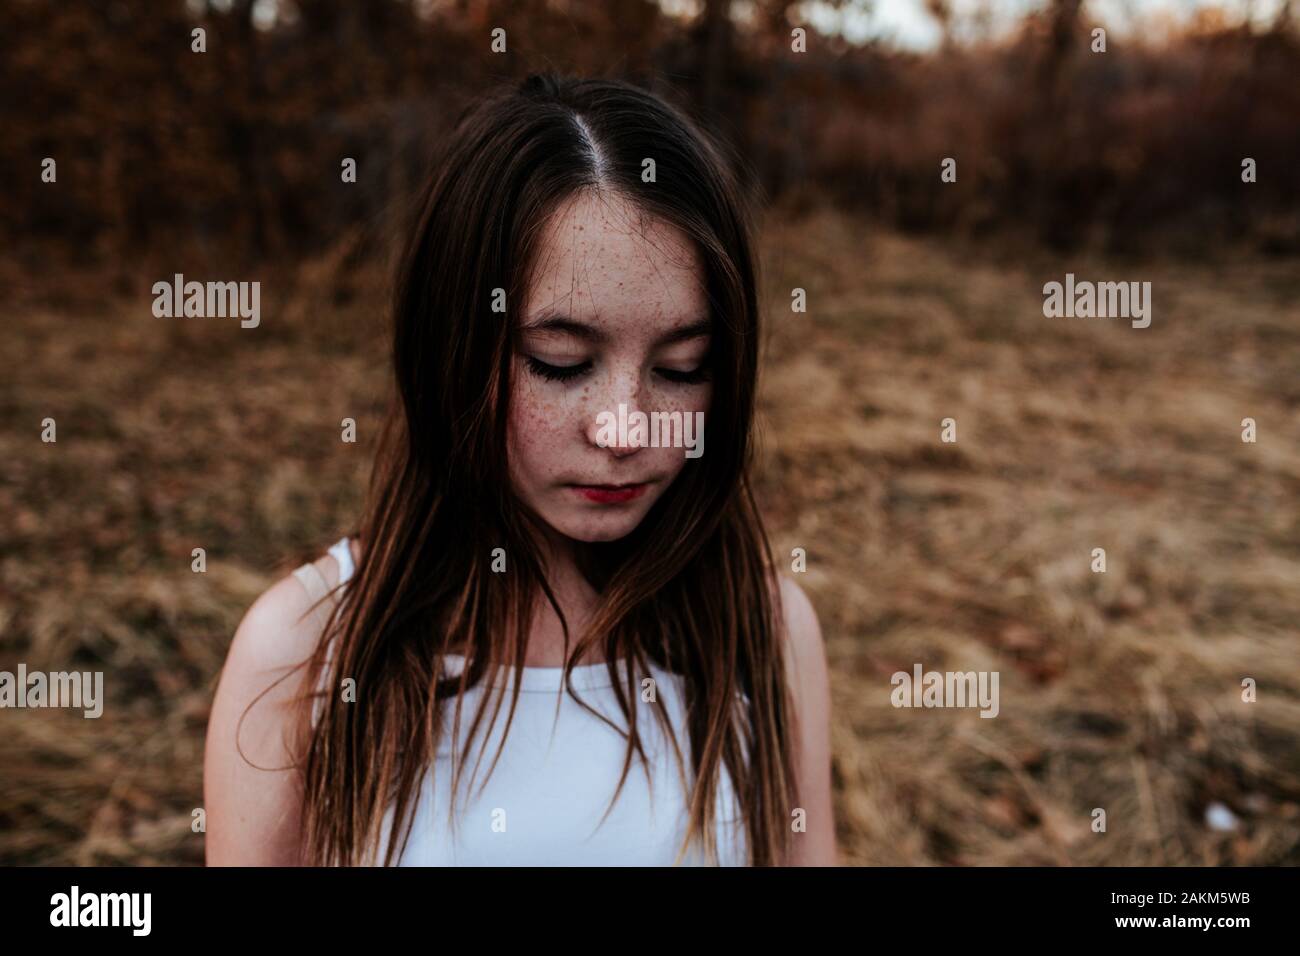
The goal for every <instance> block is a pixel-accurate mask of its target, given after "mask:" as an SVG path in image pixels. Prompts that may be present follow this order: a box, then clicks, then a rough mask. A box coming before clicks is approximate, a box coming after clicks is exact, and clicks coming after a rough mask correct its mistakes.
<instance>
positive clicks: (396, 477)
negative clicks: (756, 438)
mask: <svg viewBox="0 0 1300 956" xmlns="http://www.w3.org/2000/svg"><path fill="white" fill-rule="evenodd" d="M646 158H653V159H654V161H655V165H656V167H657V169H656V181H655V182H649V183H647V182H643V181H642V163H643V160H644V159H646ZM737 163H738V160H737V159H736V157H735V156H734V154H733V153H730V152H729V151H728V150H727V148H726V147H724V146H722V145H720V144H719V143H717V142H715V141H714V140H712V139H711V138H710V137H709V136H707V135H706V134H704V133H703V132H702V131H701V130H700V129H698V128H697V127H696V126H695V125H694V124H693V123H692V121H691V120H690V119H688V118H687V117H686V116H685V115H684V114H683V113H682V112H681V111H679V110H678V109H676V108H674V107H673V106H671V105H669V104H668V103H666V102H664V101H663V100H661V99H660V98H658V97H656V96H655V95H653V94H651V93H649V92H647V91H645V90H643V89H640V88H638V87H636V86H634V85H631V84H629V83H625V82H621V81H615V80H597V79H577V78H570V77H560V76H556V75H554V74H550V73H547V74H542V75H533V76H530V77H528V78H527V79H526V80H524V81H523V82H522V83H521V84H519V85H518V86H517V87H513V88H504V89H501V90H499V91H496V92H494V93H492V94H490V95H488V96H486V97H485V98H484V99H483V100H481V101H480V102H478V103H477V104H475V105H474V106H473V107H472V108H471V109H470V110H469V111H467V113H466V114H464V115H463V116H462V117H461V119H460V122H459V124H458V125H457V127H456V129H455V132H454V134H453V135H452V137H451V138H450V140H449V141H448V142H447V144H446V145H445V151H444V153H443V155H442V156H441V157H440V160H439V161H438V162H437V163H436V165H435V167H434V172H433V174H432V176H431V177H430V180H429V182H428V185H427V187H426V189H425V190H424V193H423V197H422V199H421V204H420V211H419V214H418V216H417V217H416V219H415V225H414V228H413V230H412V231H411V233H410V236H409V240H408V241H407V244H406V246H405V250H404V253H403V256H402V259H401V264H400V267H399V270H398V275H397V281H396V288H395V299H394V303H393V321H394V329H393V350H392V361H393V371H394V374H395V379H396V396H395V399H394V403H393V408H392V410H391V412H390V414H389V417H388V419H387V422H386V425H385V428H384V435H383V438H382V441H381V448H380V452H379V455H378V458H377V460H376V465H375V469H374V474H373V477H372V482H371V488H370V495H369V500H368V504H367V507H366V510H365V513H364V517H363V521H362V523H361V528H360V531H361V540H362V541H363V542H364V545H365V547H364V552H363V554H362V556H361V558H360V561H359V563H358V567H357V571H356V574H355V576H354V578H353V579H352V581H351V582H350V583H349V586H348V587H347V588H346V589H345V590H344V592H343V595H342V598H341V600H340V602H339V604H338V607H337V609H336V611H335V612H334V613H333V614H332V615H331V619H330V622H329V624H328V625H327V627H326V634H325V638H324V639H322V640H321V641H320V643H319V645H318V647H317V649H316V651H315V653H314V654H313V655H312V658H311V659H310V661H308V662H307V674H308V675H309V677H308V678H307V682H308V686H313V687H314V686H324V687H332V688H337V687H340V686H341V685H342V682H343V680H344V679H345V678H352V679H353V680H354V681H355V687H356V689H357V701H356V702H355V703H353V702H344V701H343V700H341V699H340V695H339V694H336V693H326V692H323V691H322V692H319V693H321V694H323V697H324V700H323V701H322V709H321V713H320V717H319V720H318V721H317V722H316V723H315V724H314V725H310V723H309V720H308V718H307V717H306V716H305V712H306V710H307V708H306V707H304V708H303V711H304V716H303V719H302V723H300V724H299V731H300V733H301V734H302V737H301V740H302V741H303V744H304V746H305V748H306V754H305V760H304V762H303V773H304V799H303V808H302V815H301V820H302V841H303V848H304V849H303V852H304V857H305V859H306V861H307V862H309V863H314V864H323V865H331V864H354V863H363V862H374V861H375V858H376V856H377V853H376V849H377V845H378V842H379V839H380V834H381V830H382V829H383V818H384V814H385V811H386V810H388V809H390V808H391V809H392V810H393V811H394V817H393V822H392V826H391V829H390V830H389V832H388V834H387V836H388V840H387V847H388V849H387V853H386V854H385V856H384V860H383V863H384V864H385V865H389V864H391V863H393V862H394V860H395V859H396V858H397V856H398V855H399V854H400V851H401V849H402V848H403V847H404V846H405V844H406V841H407V839H408V838H409V836H410V827H411V822H412V816H413V813H414V806H415V802H416V800H417V799H418V794H419V792H420V783H421V777H422V775H423V774H424V772H426V771H427V770H429V768H430V766H431V763H432V760H431V758H432V754H433V753H434V751H435V749H436V747H437V744H438V741H439V740H440V739H441V736H442V735H443V734H444V732H446V730H447V729H448V726H449V725H448V721H453V720H454V721H455V722H457V723H458V722H459V721H460V718H461V714H460V711H461V709H462V708H461V707H460V706H459V701H460V699H463V694H464V692H465V691H466V690H467V689H468V688H470V687H472V686H474V685H476V684H477V683H478V682H479V681H481V680H483V679H484V677H485V676H486V675H491V674H496V673H497V668H498V667H501V666H505V667H514V668H522V667H523V661H524V651H525V647H526V645H527V641H528V634H529V624H530V621H531V620H532V610H533V609H534V607H535V606H536V605H535V602H536V601H539V600H541V599H543V598H544V599H545V600H547V601H549V602H550V603H551V605H552V606H553V607H554V608H555V610H556V612H557V614H559V615H560V619H561V622H563V620H564V619H563V614H562V613H561V612H560V608H559V605H558V602H557V600H556V599H555V596H554V594H553V592H552V590H551V587H550V585H549V583H548V581H547V578H546V573H545V567H544V560H543V557H542V555H543V553H544V552H543V548H542V537H541V535H542V527H541V525H540V521H541V519H540V518H539V517H537V516H536V515H534V514H532V513H531V511H530V510H529V509H528V508H527V507H525V506H524V505H523V504H522V502H521V501H520V500H518V499H517V497H516V496H515V494H514V493H513V491H512V489H511V485H510V481H509V479H508V471H507V458H506V449H507V445H506V422H507V401H508V396H509V386H510V370H511V356H512V351H513V342H514V338H513V335H514V323H516V322H517V320H518V316H517V315H516V314H515V310H514V309H513V308H511V309H510V310H509V312H508V314H506V315H503V314H501V313H500V312H496V311H493V308H492V304H493V303H492V300H493V294H494V293H493V290H496V289H504V290H506V301H507V302H508V303H520V302H523V301H524V299H525V296H526V291H527V289H528V282H529V278H530V270H531V269H532V268H533V267H534V265H535V262H536V255H535V253H536V251H537V249H536V246H537V244H538V240H539V236H540V235H541V232H542V226H543V225H544V224H545V223H546V221H547V219H548V217H549V216H550V215H551V214H552V213H553V212H554V211H555V209H556V208H557V207H558V205H559V204H560V203H561V201H562V200H564V199H566V198H569V197H571V196H572V195H574V194H575V193H577V192H578V191H581V190H588V189H590V190H604V191H612V192H617V193H618V194H620V195H622V196H625V197H627V198H629V199H631V200H632V201H634V203H635V204H636V205H638V206H639V207H640V208H641V209H642V210H644V211H645V212H646V213H647V214H648V215H650V216H653V217H657V218H659V219H661V220H663V221H666V222H668V223H671V224H673V225H675V226H677V227H678V228H680V229H681V230H683V231H684V232H685V233H686V234H687V235H688V236H689V237H690V238H691V239H692V240H693V241H694V242H695V244H696V245H697V247H698V249H699V251H700V254H701V259H702V261H703V263H704V269H705V277H704V278H705V290H706V293H707V297H708V300H709V302H710V307H711V311H712V316H713V325H714V332H713V342H712V346H711V351H710V355H709V359H708V361H709V363H710V377H711V380H712V382H713V390H712V399H711V404H710V408H709V454H708V455H707V456H703V457H701V458H699V459H698V460H696V461H693V462H692V463H691V464H690V466H689V467H687V468H685V469H684V470H683V471H682V473H681V474H680V475H679V476H678V477H677V479H676V480H675V481H674V483H673V485H672V487H670V488H669V489H667V490H666V491H665V493H664V494H663V496H662V497H661V499H660V500H659V501H657V502H656V503H655V505H654V506H653V508H652V509H651V511H650V512H649V513H648V514H647V515H646V518H645V520H644V521H642V522H641V524H640V526H639V527H638V528H637V529H636V530H635V531H634V532H633V533H631V534H629V535H627V536H626V537H625V538H624V539H622V540H620V541H617V542H612V543H605V544H591V545H586V544H584V545H580V546H579V554H580V558H579V564H580V567H581V570H582V573H583V574H584V576H586V577H587V578H588V579H589V580H590V581H591V583H592V585H593V586H594V587H595V589H596V590H597V591H598V593H599V602H598V605H597V608H596V612H595V614H594V616H593V619H592V621H591V624H590V626H589V627H588V628H587V629H586V631H585V632H583V633H582V634H580V635H578V637H577V640H576V642H575V643H574V645H573V652H572V654H571V655H570V657H569V658H568V660H569V666H570V667H572V666H573V663H574V662H575V661H577V660H579V659H582V658H583V656H584V655H585V654H586V653H587V651H588V650H591V649H594V648H597V647H599V648H601V649H603V651H604V657H605V659H606V661H608V662H609V672H610V675H611V678H612V679H613V681H614V685H615V691H616V694H617V697H618V701H619V705H620V707H621V709H622V711H623V715H624V717H625V718H626V721H627V725H626V727H625V728H621V730H623V732H625V733H626V735H627V740H628V747H627V756H626V759H625V762H624V766H623V771H622V776H621V778H620V782H619V786H618V789H617V790H616V792H615V798H614V799H615V800H617V794H618V793H619V792H621V790H622V786H623V783H624V782H625V781H626V779H627V774H628V772H629V769H630V768H631V767H632V764H633V760H634V759H636V758H637V757H640V758H641V759H643V760H644V759H645V753H644V751H643V749H642V744H641V737H640V734H638V732H637V729H636V720H637V712H638V710H639V708H638V707H635V706H633V704H634V703H636V702H638V700H639V698H638V696H637V690H638V685H639V681H638V679H637V678H638V675H644V674H646V673H647V671H648V662H654V663H655V664H656V665H657V666H659V667H661V668H664V669H666V670H668V671H671V672H675V673H677V674H680V675H682V677H683V678H684V686H685V704H686V707H685V713H686V715H687V716H686V723H687V725H688V726H687V727H686V730H687V731H688V733H689V739H690V748H689V771H687V770H686V769H685V764H684V763H683V760H682V754H681V748H680V746H678V744H677V742H676V741H677V734H679V733H680V731H681V728H676V732H673V729H672V728H671V725H670V723H669V722H668V720H667V717H666V715H665V712H664V710H663V708H662V707H658V706H655V707H652V708H651V710H652V713H653V714H654V715H655V717H656V719H658V720H659V721H660V722H661V725H662V726H664V727H665V728H668V729H669V734H668V737H669V739H670V740H672V741H674V747H675V748H676V750H677V758H678V767H679V770H680V771H681V781H682V783H683V784H684V785H686V786H687V787H688V788H689V801H688V805H689V821H688V824H687V830H686V839H685V841H684V842H683V844H682V847H681V851H680V853H679V855H678V861H679V862H680V860H681V859H682V855H681V854H683V853H685V852H686V850H687V848H688V847H689V846H690V844H691V843H692V842H697V841H698V843H699V845H701V846H702V847H703V848H704V849H705V851H706V852H707V853H708V854H710V855H711V858H714V859H716V856H713V854H716V849H717V848H716V841H715V840H714V832H713V826H714V822H715V821H714V817H715V803H714V801H715V798H716V796H717V793H718V788H719V785H720V784H719V777H720V773H721V769H722V768H723V767H725V768H726V770H727V772H728V773H729V774H730V775H731V779H732V781H733V784H734V787H735V792H736V796H737V799H738V803H739V807H738V809H739V811H740V813H741V815H742V817H743V819H744V832H745V834H746V837H747V839H746V845H747V847H748V851H749V861H750V862H751V863H752V864H755V865H767V864H778V863H782V862H784V861H785V860H786V859H787V854H788V852H789V847H790V842H789V841H790V837H789V834H790V825H789V820H790V813H791V810H792V809H793V805H794V802H795V801H794V797H793V793H794V784H793V773H792V769H791V768H792V756H791V736H792V730H791V728H792V711H791V708H790V703H789V697H788V689H787V686H786V679H785V671H784V663H783V658H784V655H783V650H782V647H781V646H780V645H781V641H780V637H779V635H780V633H781V629H780V627H779V626H778V624H777V621H778V615H779V614H780V608H779V591H778V589H777V588H776V587H775V584H774V582H775V580H776V579H775V575H774V574H773V571H772V567H773V565H772V558H771V553H770V550H769V547H768V543H767V539H766V536H765V533H764V530H763V526H762V522H761V519H760V517H759V514H758V511H757V509H756V507H755V505H754V501H753V497H752V494H751V490H750V485H749V480H748V469H749V465H750V458H751V452H752V436H751V431H752V428H753V416H754V401H755V386H756V377H757V366H758V355H759V308H758V301H757V298H758V296H757V285H758V284H757V278H756V262H755V256H754V249H753V236H752V231H753V225H752V220H751V215H752V214H751V211H750V208H749V203H748V202H747V200H746V198H745V195H744V193H743V191H742V189H741V186H740V184H739V181H738V179H737V177H736V175H735V173H734V172H733V166H735V165H736V164H737ZM496 548H503V549H504V550H505V553H506V554H507V555H508V569H509V570H508V573H506V574H495V573H492V571H491V564H492V560H493V551H494V549H496ZM564 634H565V645H566V648H567V647H568V646H569V630H568V626H567V624H565V625H564ZM447 653H457V654H462V655H464V657H465V658H466V662H465V665H464V667H463V669H462V671H461V673H460V674H459V675H453V676H448V675H447V674H445V673H444V672H443V669H442V665H443V657H444V655H445V654H447ZM619 659H622V660H624V661H626V662H627V669H626V674H625V675H624V676H623V677H622V679H620V677H619V674H618V671H617V669H616V667H615V661H617V660H619ZM326 669H328V674H329V679H328V680H327V681H324V682H321V678H322V677H323V676H324V673H325V670H326ZM519 673H521V671H518V670H517V671H516V674H517V675H518V674H519ZM567 674H568V672H567V670H566V677H567ZM518 684H519V681H518V680H516V681H515V687H516V690H515V693H514V694H513V695H512V696H511V700H510V710H509V713H508V715H507V718H506V725H505V727H506V730H507V732H508V730H509V726H510V720H511V718H512V717H513V714H514V709H515V704H516V702H517V700H518V689H517V688H518ZM566 684H567V681H566ZM570 693H572V690H570ZM574 696H575V697H576V695H574ZM452 698H456V699H457V706H456V708H455V716H454V717H452V716H450V715H448V714H447V713H446V710H447V708H445V707H443V706H442V705H443V704H444V702H447V701H449V700H451V699H452ZM503 698H504V693H502V694H499V695H496V696H495V702H494V703H493V700H492V699H491V698H490V695H487V694H485V695H484V696H483V700H482V702H481V704H480V706H479V707H478V709H477V712H476V713H475V714H474V716H473V719H472V723H471V724H470V731H469V736H470V739H471V740H472V739H473V738H474V737H475V736H476V735H477V734H478V732H479V731H480V729H481V728H482V726H483V724H484V723H485V722H486V724H487V726H488V728H489V731H487V732H490V728H491V726H492V725H493V723H494V722H495V721H496V719H497V716H498V714H499V712H500V709H501V706H502V699H503ZM579 702H580V703H582V702H581V701H579ZM583 706H586V705H585V704H583ZM489 709H491V710H492V713H491V716H490V717H488V716H487V711H488V710H489ZM588 709H590V708H588ZM593 712H594V711H593ZM453 739H456V738H454V737H453ZM499 755H500V750H498V751H497V756H499ZM463 756H464V755H463V754H462V755H461V757H462V758H463ZM493 766H495V758H494V760H493ZM461 769H462V768H461V760H457V761H456V762H454V763H453V767H452V786H451V792H452V794H453V795H454V794H455V793H456V792H457V789H458V781H459V778H460V774H461ZM488 772H489V773H490V772H491V768H489V771H488ZM611 806H612V802H611ZM399 829H400V830H401V831H402V832H401V833H400V834H399V832H398V831H399Z"/></svg>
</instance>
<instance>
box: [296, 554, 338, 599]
mask: <svg viewBox="0 0 1300 956" xmlns="http://www.w3.org/2000/svg"><path fill="white" fill-rule="evenodd" d="M293 576H294V577H295V578H297V579H298V583H299V584H301V585H302V586H303V588H304V589H305V590H306V591H307V596H308V597H309V598H311V603H312V604H315V603H316V602H317V601H319V600H320V599H321V598H323V597H324V596H325V595H326V594H328V593H329V589H330V586H329V584H328V583H326V581H325V576H324V575H323V574H321V573H320V571H319V570H317V568H316V565H314V564H304V565H303V566H302V567H300V568H298V569H296V570H295V571H294V572H293Z"/></svg>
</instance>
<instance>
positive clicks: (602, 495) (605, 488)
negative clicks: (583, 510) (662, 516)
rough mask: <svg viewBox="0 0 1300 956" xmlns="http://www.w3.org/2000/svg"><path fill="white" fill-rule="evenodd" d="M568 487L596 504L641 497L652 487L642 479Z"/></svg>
mask: <svg viewBox="0 0 1300 956" xmlns="http://www.w3.org/2000/svg"><path fill="white" fill-rule="evenodd" d="M568 487H570V488H572V489H573V490H574V491H575V492H577V493H578V494H580V495H582V497H584V498H586V499H587V500H588V501H594V502H595V503H596V504H599V505H617V504H622V503H623V502H625V501H632V500H633V499H635V498H640V497H641V496H642V495H643V494H645V493H646V492H647V491H648V490H649V489H650V483H649V482H648V481H641V482H633V483H630V484H625V485H569V486H568Z"/></svg>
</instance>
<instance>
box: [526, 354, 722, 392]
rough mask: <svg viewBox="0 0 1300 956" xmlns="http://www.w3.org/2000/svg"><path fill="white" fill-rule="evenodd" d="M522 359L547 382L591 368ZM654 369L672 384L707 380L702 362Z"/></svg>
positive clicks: (572, 375) (706, 370) (534, 372)
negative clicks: (683, 369)
mask: <svg viewBox="0 0 1300 956" xmlns="http://www.w3.org/2000/svg"><path fill="white" fill-rule="evenodd" d="M524 359H525V361H527V363H528V370H529V371H530V372H532V373H533V374H534V375H536V376H537V377H538V378H543V379H546V380H547V381H548V382H569V381H572V380H573V379H575V378H577V377H578V376H579V375H582V374H583V373H584V372H587V371H588V370H590V368H591V362H583V363H582V364H580V365H550V364H548V363H546V362H543V361H542V360H541V359H538V358H534V357H533V356H531V355H526V356H524ZM655 371H656V372H658V373H659V375H660V376H661V377H662V378H663V379H664V380H666V381H669V382H672V383H673V384H674V385H697V384H699V383H700V382H707V381H708V380H709V369H708V366H707V365H705V364H703V363H702V364H700V366H699V367H698V368H694V369H691V371H689V372H680V371H677V370H676V369H668V368H658V369H655Z"/></svg>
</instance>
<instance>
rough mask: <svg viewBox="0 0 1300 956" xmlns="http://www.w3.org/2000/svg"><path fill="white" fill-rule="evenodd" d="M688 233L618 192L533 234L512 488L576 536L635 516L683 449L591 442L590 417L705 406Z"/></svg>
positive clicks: (577, 205) (658, 491)
mask: <svg viewBox="0 0 1300 956" xmlns="http://www.w3.org/2000/svg"><path fill="white" fill-rule="evenodd" d="M702 283H703V271H702V269H701V267H700V262H699V258H698V254H697V253H696V251H695V248H694V245H693V244H692V243H691V241H690V240H689V238H688V237H687V236H686V235H685V234H684V233H682V232H681V230H679V229H677V228H676V227H674V226H671V225H669V224H667V223H664V222H661V221H659V220H653V219H651V220H643V218H642V214H641V213H640V211H639V210H638V209H637V208H636V207H635V206H633V205H631V204H629V203H628V202H627V201H626V200H624V199H622V198H621V197H615V196H609V195H605V196H602V197H597V196H594V195H592V194H590V193H582V194H580V195H579V196H576V197H575V198H574V199H572V200H570V201H569V202H568V203H567V204H565V205H564V206H562V207H561V208H560V209H559V210H558V211H557V213H556V214H555V215H554V216H553V217H552V219H551V220H550V222H549V223H548V225H547V228H546V230H545V232H544V234H543V238H542V246H541V249H540V252H539V259H538V268H537V269H536V271H535V274H534V277H533V281H532V285H531V287H530V288H529V292H528V297H527V301H526V303H525V307H524V313H523V317H522V320H521V322H520V329H519V332H518V335H517V343H516V346H515V354H514V358H513V367H512V374H511V390H510V418H509V429H508V430H509V435H508V441H509V456H510V477H511V481H512V482H513V484H514V489H515V492H516V494H518V495H519V497H520V498H521V499H522V500H523V501H524V502H525V503H526V504H528V505H529V506H530V507H531V508H532V509H533V510H534V511H536V512H537V513H538V514H539V515H541V517H542V518H543V519H544V520H545V521H546V522H547V523H548V524H549V525H550V526H551V527H552V528H553V529H555V530H556V531H558V532H559V533H560V534H563V535H565V536H567V537H569V538H572V539H574V540H577V541H589V542H591V541H615V540H617V539H619V538H621V537H623V536H624V535H627V534H628V533H630V532H631V531H632V530H633V529H635V528H636V526H637V525H638V524H640V522H641V519H642V518H644V517H645V515H646V512H647V511H649V510H650V507H651V506H652V505H653V504H654V503H655V501H656V500H658V498H659V497H660V496H661V495H662V494H663V493H664V491H665V490H666V489H667V488H668V486H669V485H671V484H672V482H673V480H674V479H675V478H676V477H677V475H678V473H679V472H680V471H681V469H682V468H683V467H684V466H686V465H688V464H689V465H690V466H691V467H698V460H697V459H690V460H688V459H687V458H686V457H685V452H686V450H685V449H684V448H672V447H668V448H652V447H645V446H641V447H634V446H632V445H631V444H630V443H628V444H622V445H619V444H614V445H612V446H610V447H602V446H601V444H599V440H600V439H603V438H607V437H608V432H607V431H606V432H602V430H601V427H600V424H598V416H599V415H600V414H601V413H602V412H608V413H610V414H612V415H615V416H617V415H618V412H619V404H620V403H621V404H623V405H625V406H627V412H626V413H627V415H629V416H630V415H632V413H633V412H635V411H638V410H639V411H641V412H643V413H645V414H646V415H647V416H649V415H650V414H651V413H652V412H669V413H671V412H674V411H677V412H681V413H682V415H683V417H685V416H686V415H692V416H693V415H694V413H695V412H706V411H707V410H708V405H709V397H710V385H709V381H708V368H707V365H706V358H707V355H708V350H709V333H708V328H709V325H708V319H709V314H710V312H709V307H708V300H707V299H706V298H705V295H704V290H703V287H702Z"/></svg>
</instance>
